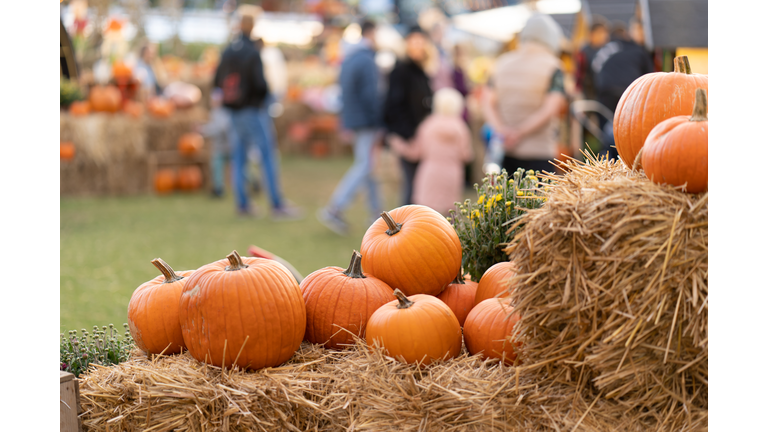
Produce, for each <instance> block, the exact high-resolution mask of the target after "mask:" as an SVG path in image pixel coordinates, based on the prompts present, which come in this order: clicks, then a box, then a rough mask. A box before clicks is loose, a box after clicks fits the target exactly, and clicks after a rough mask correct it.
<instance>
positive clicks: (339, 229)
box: [317, 207, 349, 236]
mask: <svg viewBox="0 0 768 432" xmlns="http://www.w3.org/2000/svg"><path fill="white" fill-rule="evenodd" d="M317 220H319V221H320V223H321V224H323V225H325V226H326V228H328V229H329V230H331V231H333V232H335V233H336V234H338V235H340V236H346V235H347V234H348V233H349V224H347V222H346V221H345V220H344V219H342V218H341V217H340V216H339V215H337V214H334V213H331V212H329V211H328V209H326V208H325V207H322V208H320V209H318V210H317Z"/></svg>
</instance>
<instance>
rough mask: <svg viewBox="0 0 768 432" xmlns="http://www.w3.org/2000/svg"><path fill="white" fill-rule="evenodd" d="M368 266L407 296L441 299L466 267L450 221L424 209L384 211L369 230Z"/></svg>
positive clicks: (365, 254) (365, 263)
mask: <svg viewBox="0 0 768 432" xmlns="http://www.w3.org/2000/svg"><path fill="white" fill-rule="evenodd" d="M360 253H361V254H362V255H363V268H364V269H365V270H366V272H368V273H370V274H371V275H373V276H375V277H377V278H379V279H381V280H383V281H384V282H385V283H386V284H387V285H389V286H391V287H392V288H400V290H402V291H403V292H404V293H405V294H406V295H413V294H429V295H434V296H436V295H438V294H440V292H441V291H442V290H443V288H444V287H445V286H446V285H447V284H449V283H450V282H451V281H452V280H453V278H454V277H456V275H457V274H458V273H459V270H460V269H461V242H460V241H459V236H458V235H457V234H456V231H455V230H454V229H453V226H451V224H450V223H448V221H447V220H446V219H445V217H443V216H442V215H441V214H440V213H438V212H437V211H435V210H433V209H431V208H429V207H426V206H423V205H405V206H402V207H398V208H396V209H394V210H392V211H391V212H383V213H382V214H381V217H380V218H379V219H377V220H376V221H375V222H374V223H373V224H372V225H371V226H370V227H369V228H368V230H367V231H366V232H365V236H363V242H362V246H361V249H360Z"/></svg>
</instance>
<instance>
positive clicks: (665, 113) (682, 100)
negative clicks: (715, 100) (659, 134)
mask: <svg viewBox="0 0 768 432" xmlns="http://www.w3.org/2000/svg"><path fill="white" fill-rule="evenodd" d="M707 82H708V76H707V75H701V74H696V73H692V74H686V73H681V72H655V73H650V74H646V75H643V76H641V77H640V78H638V79H636V80H635V81H634V82H633V83H632V84H630V86H629V87H628V88H627V89H626V90H625V91H624V94H622V95H621V99H619V103H618V105H617V106H616V113H615V114H614V117H613V136H614V138H615V140H616V150H617V151H618V152H619V156H621V160H622V161H623V162H624V164H625V165H626V166H628V167H629V168H632V165H633V163H634V161H635V157H636V156H637V154H638V153H639V152H640V149H641V148H643V144H645V140H646V138H647V137H648V134H649V133H651V129H653V127H654V126H656V125H657V124H659V123H661V122H662V121H664V120H666V119H668V118H672V117H675V116H679V115H690V114H691V112H692V111H693V103H694V101H695V99H696V97H695V93H696V89H697V88H703V89H707ZM641 162H642V161H641Z"/></svg>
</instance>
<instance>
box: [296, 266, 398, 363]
mask: <svg viewBox="0 0 768 432" xmlns="http://www.w3.org/2000/svg"><path fill="white" fill-rule="evenodd" d="M360 264H361V255H360V253H359V252H357V251H354V253H353V254H352V261H351V262H350V263H349V268H347V269H346V270H344V269H343V268H341V267H325V268H322V269H320V270H317V271H315V272H313V273H312V274H310V275H309V276H307V277H306V278H305V279H304V280H303V281H302V282H301V285H300V287H301V294H302V296H303V297H304V304H305V305H306V307H307V331H306V333H305V334H304V339H305V340H306V341H308V342H311V343H319V344H325V347H326V348H331V349H342V348H344V347H345V346H348V345H350V344H354V343H355V336H357V337H363V335H364V334H365V325H366V323H368V319H369V318H370V317H371V315H373V312H375V311H376V309H378V308H379V307H381V306H382V305H384V304H386V303H388V302H389V301H390V300H391V299H392V288H390V287H389V285H387V284H385V283H384V282H382V281H380V280H379V279H377V278H375V277H373V276H371V275H366V274H363V270H362V267H361V265H360Z"/></svg>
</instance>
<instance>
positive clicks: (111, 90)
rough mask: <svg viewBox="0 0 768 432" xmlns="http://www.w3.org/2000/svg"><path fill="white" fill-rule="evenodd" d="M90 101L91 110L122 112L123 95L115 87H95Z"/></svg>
mask: <svg viewBox="0 0 768 432" xmlns="http://www.w3.org/2000/svg"><path fill="white" fill-rule="evenodd" d="M88 101H89V102H90V103H91V108H92V109H93V110H94V111H96V112H109V113H115V112H118V111H120V107H121V105H122V102H123V95H122V94H121V93H120V90H119V89H118V88H117V87H115V86H113V85H109V86H94V87H92V88H91V91H90V93H89V94H88Z"/></svg>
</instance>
